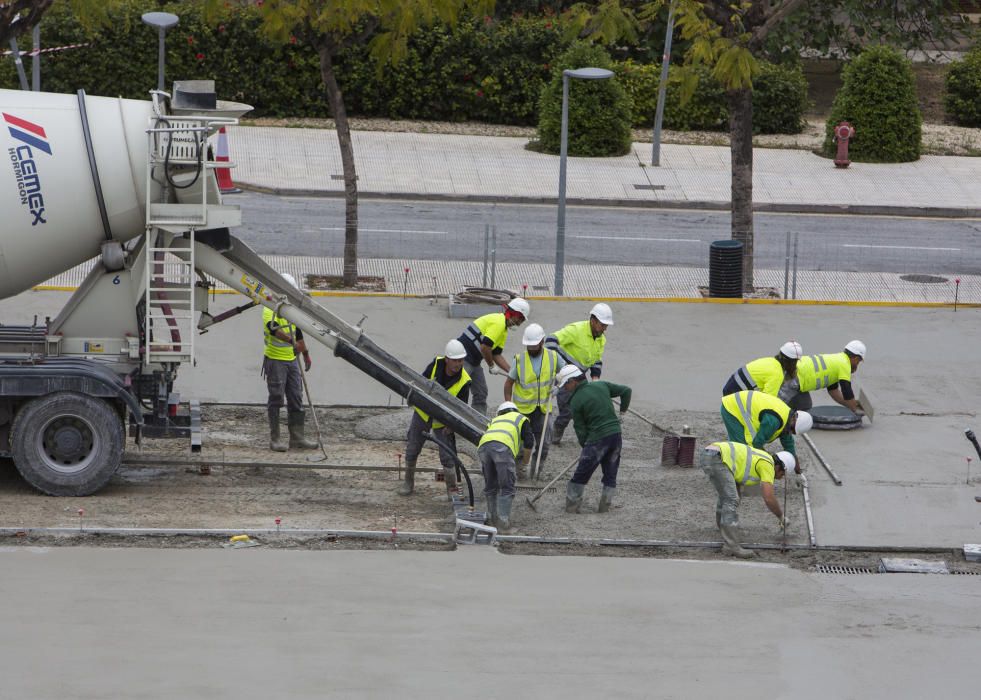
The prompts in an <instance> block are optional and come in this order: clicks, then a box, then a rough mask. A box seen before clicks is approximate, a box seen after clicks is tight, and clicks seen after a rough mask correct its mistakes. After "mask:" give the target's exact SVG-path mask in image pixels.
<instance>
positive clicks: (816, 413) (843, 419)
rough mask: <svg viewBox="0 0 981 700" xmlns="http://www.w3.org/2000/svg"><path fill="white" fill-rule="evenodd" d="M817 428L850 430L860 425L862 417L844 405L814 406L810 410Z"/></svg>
mask: <svg viewBox="0 0 981 700" xmlns="http://www.w3.org/2000/svg"><path fill="white" fill-rule="evenodd" d="M810 414H811V417H813V418H814V427H815V428H817V429H818V430H852V429H854V428H861V427H862V417H861V416H858V415H856V414H854V413H852V412H851V411H850V410H849V409H847V408H845V407H844V406H815V407H814V408H812V409H811V410H810Z"/></svg>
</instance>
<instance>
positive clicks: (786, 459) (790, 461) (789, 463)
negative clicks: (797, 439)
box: [776, 418, 800, 472]
mask: <svg viewBox="0 0 981 700" xmlns="http://www.w3.org/2000/svg"><path fill="white" fill-rule="evenodd" d="M797 420H800V418H798V419H797ZM776 456H777V459H779V460H780V461H781V462H783V469H784V471H788V472H792V471H794V469H796V468H797V460H796V459H794V456H793V455H792V454H790V453H789V452H786V451H781V452H777V455H776Z"/></svg>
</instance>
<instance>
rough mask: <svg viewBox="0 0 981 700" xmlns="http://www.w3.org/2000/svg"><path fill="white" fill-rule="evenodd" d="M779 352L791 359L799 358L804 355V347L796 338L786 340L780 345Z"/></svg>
mask: <svg viewBox="0 0 981 700" xmlns="http://www.w3.org/2000/svg"><path fill="white" fill-rule="evenodd" d="M780 354H781V355H783V356H784V357H789V358H790V359H791V360H799V359H800V358H802V357H804V348H802V347H801V346H800V343H798V342H797V341H796V340H788V341H787V342H786V343H784V344H783V345H781V346H780Z"/></svg>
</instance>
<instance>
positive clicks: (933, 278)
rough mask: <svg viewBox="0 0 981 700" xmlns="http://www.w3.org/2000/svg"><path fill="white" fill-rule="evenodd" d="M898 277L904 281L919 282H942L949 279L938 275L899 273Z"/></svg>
mask: <svg viewBox="0 0 981 700" xmlns="http://www.w3.org/2000/svg"><path fill="white" fill-rule="evenodd" d="M899 279H901V280H905V281H906V282H919V283H920V284H943V283H944V282H949V281H950V280H948V279H947V278H946V277H941V276H940V275H900V276H899Z"/></svg>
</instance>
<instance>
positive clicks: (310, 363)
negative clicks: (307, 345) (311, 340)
mask: <svg viewBox="0 0 981 700" xmlns="http://www.w3.org/2000/svg"><path fill="white" fill-rule="evenodd" d="M311 367H313V360H311V359H310V353H308V352H305V353H303V368H304V369H305V370H306V371H307V372H309V371H310V368H311Z"/></svg>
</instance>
